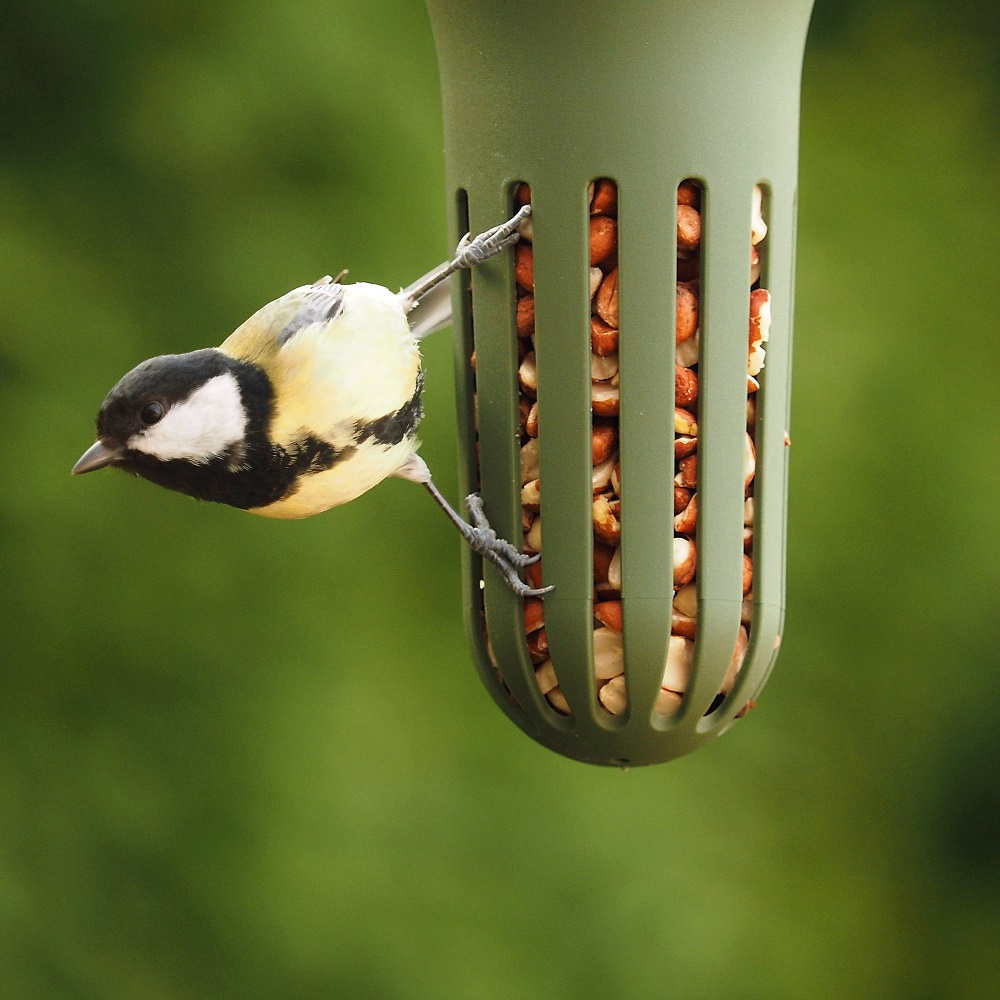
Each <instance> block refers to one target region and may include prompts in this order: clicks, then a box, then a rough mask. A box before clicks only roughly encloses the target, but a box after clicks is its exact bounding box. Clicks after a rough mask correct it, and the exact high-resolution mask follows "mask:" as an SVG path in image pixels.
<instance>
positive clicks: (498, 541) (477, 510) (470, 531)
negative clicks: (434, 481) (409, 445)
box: [462, 493, 553, 597]
mask: <svg viewBox="0 0 1000 1000" xmlns="http://www.w3.org/2000/svg"><path fill="white" fill-rule="evenodd" d="M465 505H466V507H468V508H469V515H470V516H471V518H472V524H471V525H466V526H465V527H466V529H467V530H464V531H462V534H463V535H464V536H465V540H466V541H467V542H468V543H469V548H471V549H472V551H473V552H477V553H478V554H479V555H481V556H482V557H483V558H484V559H487V560H489V561H490V562H491V563H493V565H494V566H496V568H497V569H498V570H499V571H500V575H501V576H502V577H503V579H504V582H505V583H506V584H507V586H508V587H510V589H511V590H512V591H514V593H515V594H517V595H518V596H519V597H541V596H543V595H544V594H547V593H549V591H551V590H552V589H553V588H552V587H551V586H550V587H538V588H535V587H529V586H528V585H527V584H526V583H525V582H524V581H523V580H522V579H521V578H520V576H519V575H518V573H519V571H520V570H522V569H524V568H525V567H526V566H531V565H532V564H533V563H536V562H538V560H539V558H540V557H539V556H538V555H537V554H535V555H528V554H527V553H524V552H519V551H518V550H517V549H516V548H514V546H513V545H511V543H510V542H508V541H507V540H506V539H504V538H501V537H500V536H499V535H498V534H497V533H496V532H495V531H494V530H493V528H492V527H491V525H490V522H489V520H488V519H487V517H486V514H485V512H484V511H483V498H482V497H481V496H480V495H479V494H478V493H471V494H470V495H469V496H468V497H466V500H465Z"/></svg>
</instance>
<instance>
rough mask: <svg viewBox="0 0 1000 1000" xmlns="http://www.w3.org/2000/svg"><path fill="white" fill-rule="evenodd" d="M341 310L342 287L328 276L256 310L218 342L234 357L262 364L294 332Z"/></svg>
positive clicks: (323, 321)
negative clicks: (222, 340) (223, 340)
mask: <svg viewBox="0 0 1000 1000" xmlns="http://www.w3.org/2000/svg"><path fill="white" fill-rule="evenodd" d="M343 310H344V286H343V285H341V284H339V283H338V282H336V281H334V280H333V279H332V278H331V277H329V275H327V276H326V277H323V278H320V279H319V281H316V282H314V283H313V284H311V285H302V286H301V287H300V288H293V289H292V290H291V291H290V292H286V293H285V294H284V295H282V296H280V297H279V298H277V299H275V300H274V301H273V302H269V303H268V304H267V305H266V306H263V307H262V308H261V309H258V310H257V312H255V313H254V314H253V315H252V316H251V317H250V318H249V319H248V320H246V322H244V323H243V324H241V325H240V327H239V328H238V329H237V330H235V331H234V332H233V333H232V334H231V335H230V336H229V338H228V339H227V340H226V341H225V343H223V344H222V350H224V351H226V352H228V353H229V354H232V355H233V356H234V357H238V358H242V359H244V360H247V361H256V362H257V363H262V362H263V361H265V360H266V359H267V358H269V357H273V356H274V354H275V353H276V352H277V351H279V350H280V349H281V348H282V347H284V346H285V345H286V344H287V343H288V342H289V341H290V340H292V339H293V338H294V337H295V336H296V334H298V333H300V332H301V331H302V330H306V329H309V328H310V327H314V326H316V325H317V324H327V323H331V322H332V321H333V320H335V319H337V317H338V316H340V314H341V313H342V312H343Z"/></svg>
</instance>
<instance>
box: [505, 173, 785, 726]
mask: <svg viewBox="0 0 1000 1000" xmlns="http://www.w3.org/2000/svg"><path fill="white" fill-rule="evenodd" d="M530 199H531V191H530V188H529V187H528V186H527V185H526V184H521V185H519V186H518V188H517V190H516V192H515V201H516V203H517V204H518V205H524V204H528V203H530ZM700 208H701V188H700V186H699V185H698V184H697V183H695V182H692V181H684V182H682V183H681V184H680V186H679V187H678V189H677V294H676V366H675V385H674V391H675V410H674V462H675V466H674V471H675V477H674V484H675V485H674V497H673V502H674V539H673V561H674V600H673V609H672V623H671V635H670V639H669V647H668V654H667V660H666V664H665V668H664V673H663V680H662V682H661V690H660V692H659V695H658V697H657V701H656V710H657V712H659V713H661V714H663V715H670V714H672V713H674V712H675V711H676V710H677V709H678V707H679V706H680V704H681V701H682V699H683V697H684V693H685V691H686V689H687V686H688V683H689V680H690V676H691V670H692V664H693V659H694V638H695V630H696V627H697V590H696V572H697V527H698V507H697V505H698V494H697V489H698V479H697V461H698V351H699V294H700V267H701V252H700V245H701V234H702V219H701V212H700ZM750 215H751V220H752V221H751V232H750V241H749V242H750V291H749V334H748V351H747V431H746V443H745V449H744V453H745V499H744V554H743V592H744V604H743V614H742V619H743V621H742V625H741V626H740V629H739V634H738V636H737V639H736V643H735V648H734V651H733V656H732V660H731V663H730V665H729V668H728V671H727V673H726V676H725V679H724V681H723V684H722V686H721V688H720V690H719V692H718V694H717V696H716V699H715V702H713V705H712V707H711V708H710V709H709V710H710V711H711V710H713V709H714V708H715V707H716V706H717V705H718V704H719V703H720V702H721V701H722V700H723V699H724V698H725V697H726V695H727V694H729V692H730V691H731V690H732V688H733V685H734V683H735V681H736V677H737V675H738V673H739V670H740V667H741V666H742V663H743V659H744V656H745V655H746V650H747V646H748V643H749V633H750V626H751V619H752V595H751V593H750V591H751V587H752V584H753V563H752V548H753V479H754V472H755V465H756V458H755V448H754V428H755V424H756V407H755V400H754V393H755V392H756V391H757V389H758V388H759V383H758V381H757V376H758V375H759V374H760V372H761V369H762V368H763V365H764V353H765V344H766V342H767V339H768V330H769V326H770V320H771V316H770V294H769V293H768V292H767V291H766V290H765V289H762V288H760V287H759V285H760V266H761V265H760V252H759V250H758V246H759V244H760V243H761V241H762V240H763V239H764V237H765V236H766V234H767V226H766V224H765V222H764V219H763V215H762V193H761V189H760V188H759V187H757V188H755V190H754V192H753V199H752V206H751V212H750ZM531 240H532V233H531V227H530V220H529V221H528V223H527V224H526V225H525V227H524V228H523V229H522V240H521V242H519V243H518V244H517V246H516V248H515V253H516V258H515V276H516V280H517V335H518V347H519V358H520V367H519V381H520V398H519V408H520V428H519V429H520V435H521V484H522V486H521V504H522V521H523V529H524V548H525V550H526V551H528V552H538V553H541V552H542V518H541V507H542V504H541V481H540V479H539V432H538V426H539V400H538V398H537V377H536V365H535V353H534V334H535V321H534V320H535V309H534V278H533V266H532V253H533V251H532V245H531ZM590 296H591V317H590V335H591V380H592V381H591V404H592V446H593V484H592V485H593V531H594V623H593V627H594V635H593V646H594V664H593V666H594V677H595V683H596V685H597V694H598V699H599V702H600V704H601V705H602V706H603V707H604V709H605V710H606V711H608V712H609V713H611V714H612V715H623V714H624V713H625V711H626V708H627V702H628V693H627V690H626V684H625V673H624V670H625V667H624V652H623V646H622V615H623V608H622V599H621V549H620V541H621V518H622V502H621V467H620V464H619V461H618V434H619V428H618V401H619V371H618V340H619V322H618V190H617V187H616V185H615V184H614V182H612V181H610V180H607V179H601V180H597V181H595V182H594V183H593V184H592V185H591V191H590ZM626 336H627V333H626ZM625 516H626V518H627V516H628V515H627V511H626V514H625ZM528 577H529V580H530V582H531V585H532V586H533V587H541V586H542V561H541V560H539V562H537V563H535V564H533V565H532V566H531V567H529V570H528ZM524 624H525V634H526V637H527V645H528V650H529V653H530V656H531V660H532V663H533V664H534V665H535V675H536V679H537V681H538V685H539V687H540V689H541V691H542V693H543V694H544V695H545V697H546V699H547V700H548V702H549V704H550V705H552V707H553V708H554V709H555V710H556V711H558V712H560V713H563V714H570V707H569V704H568V703H567V701H566V698H565V697H564V695H563V693H562V690H561V689H560V687H559V681H558V677H557V675H556V671H555V668H554V666H553V664H552V661H551V659H550V658H549V652H548V643H547V640H546V635H545V611H544V602H543V600H542V599H541V598H537V597H529V598H526V600H525V603H524ZM751 706H752V703H747V705H746V706H744V708H743V709H742V711H741V713H740V714H741V715H742V714H744V713H745V712H746V711H747V709H748V708H749V707H751Z"/></svg>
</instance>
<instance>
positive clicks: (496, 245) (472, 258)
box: [454, 205, 531, 268]
mask: <svg viewBox="0 0 1000 1000" xmlns="http://www.w3.org/2000/svg"><path fill="white" fill-rule="evenodd" d="M530 214H531V206H530V205H525V206H523V207H522V208H521V209H519V210H518V212H517V214H516V215H515V216H514V217H513V218H510V219H508V220H507V221H506V222H502V223H501V224H500V225H499V226H494V227H493V228H492V229H487V230H486V232H485V233H480V234H479V235H478V236H476V237H475V238H474V239H470V235H469V233H466V234H465V235H464V236H463V237H462V239H461V240H459V243H458V247H457V248H456V250H455V260H454V263H455V265H456V266H457V267H463V268H472V267H475V266H476V265H477V264H482V263H483V262H484V261H487V260H489V259H490V258H491V257H495V256H496V255H497V254H498V253H500V252H501V251H503V250H506V249H507V247H509V246H513V245H514V244H515V243H517V241H518V240H519V239H520V238H521V234H520V233H519V232H518V228H519V227H520V225H521V223H522V222H524V220H525V219H527V218H528V216H529V215H530Z"/></svg>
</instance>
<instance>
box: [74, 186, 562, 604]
mask: <svg viewBox="0 0 1000 1000" xmlns="http://www.w3.org/2000/svg"><path fill="white" fill-rule="evenodd" d="M530 212H531V208H530V206H528V205H526V206H524V207H522V208H521V209H520V210H519V211H518V212H517V213H516V214H515V215H514V216H513V217H512V218H510V219H508V220H507V221H506V222H504V223H502V224H501V225H499V226H495V227H493V228H492V229H489V230H487V231H486V232H484V233H481V234H480V235H479V236H476V237H475V238H470V236H469V234H466V235H465V236H464V237H463V238H462V240H461V241H460V242H459V244H458V246H457V248H456V251H455V254H454V256H453V257H452V259H451V260H449V261H447V262H445V263H444V264H441V265H440V266H438V267H437V268H435V269H434V270H432V271H430V272H428V273H427V274H425V275H424V276H423V277H422V278H420V279H418V280H417V281H416V282H414V283H413V284H411V285H409V286H408V287H406V288H404V289H403V290H402V291H400V292H398V293H394V292H392V291H391V290H390V289H388V288H386V287H384V286H382V285H377V284H370V283H366V282H351V283H344V281H343V279H344V277H345V275H346V272H342V273H341V274H340V275H339V276H338V277H337V278H336V279H334V278H332V277H331V276H329V275H325V276H324V277H322V278H320V279H319V280H318V281H315V282H313V283H312V284H309V285H303V286H301V287H299V288H295V289H292V290H291V291H289V292H287V293H285V294H284V295H282V296H280V297H279V298H277V299H274V300H273V301H272V302H269V303H268V304H267V305H265V306H263V307H262V308H261V309H258V310H257V311H256V312H255V313H254V314H253V315H252V316H250V318H249V319H247V320H246V321H245V322H244V323H242V324H241V325H240V326H239V327H238V328H237V329H236V330H235V331H234V332H233V333H232V334H231V335H230V336H229V337H228V338H226V340H224V341H223V343H222V344H221V345H220V346H219V347H212V348H204V349H201V350H196V351H191V352H189V353H186V354H166V355H160V356H158V357H154V358H150V359H149V360H148V361H144V362H142V364H140V365H138V366H137V367H135V368H134V369H132V371H130V372H129V373H128V374H126V375H125V376H124V377H123V378H122V379H121V380H120V381H119V382H118V383H117V384H116V385H115V386H114V387H113V388H112V389H111V391H110V392H109V393H108V395H107V397H106V398H105V400H104V402H103V403H102V404H101V407H100V411H99V413H98V416H97V441H96V442H95V443H94V444H93V445H92V446H91V447H90V448H89V449H87V451H86V452H85V453H84V454H83V455H82V456H81V458H80V459H79V461H77V463H76V464H75V465H74V466H73V469H72V472H73V474H74V475H80V474H82V473H87V472H93V471H94V470H96V469H102V468H106V467H109V466H110V467H112V468H116V469H121V470H124V471H125V472H128V473H131V474H132V475H135V476H141V477H142V478H144V479H147V480H149V481H150V482H153V483H156V484H158V485H160V486H163V487H166V488H167V489H170V490H176V491H178V492H180V493H184V494H187V495H188V496H191V497H194V498H196V499H198V500H204V501H211V502H215V503H221V504H228V505H229V506H231V507H236V508H239V509H242V510H246V511H249V512H251V513H253V514H259V515H262V516H264V517H272V518H303V517H310V516H313V515H315V514H319V513H322V512H324V511H326V510H329V509H331V508H333V507H338V506H340V505H341V504H345V503H348V502H349V501H351V500H353V499H355V498H357V497H359V496H361V495H362V494H363V493H366V492H367V491H368V490H370V489H371V488H372V487H374V486H376V485H378V483H380V482H382V481H383V480H384V479H386V478H388V477H390V476H397V477H400V478H402V479H406V480H410V481H412V482H415V483H419V484H420V485H421V486H423V487H424V488H425V489H426V490H427V492H428V493H429V494H430V495H431V497H433V499H434V500H435V501H436V503H437V504H438V506H440V507H441V509H442V510H443V511H444V512H445V514H446V515H447V516H448V518H449V519H450V521H451V522H452V524H454V525H455V527H456V528H457V529H458V531H459V532H460V534H461V535H462V537H463V539H464V540H465V541H466V542H467V543H468V545H469V546H470V547H471V548H472V550H473V551H474V552H476V553H478V554H479V555H480V556H482V557H483V558H484V559H486V560H487V561H489V562H490V563H492V564H493V565H494V566H495V567H496V568H497V570H498V571H499V573H500V576H501V578H502V579H503V581H504V582H505V583H506V584H507V586H508V587H510V589H511V590H512V591H513V592H514V593H515V594H517V595H519V596H524V597H527V596H532V597H535V596H542V595H544V594H546V593H548V592H549V591H550V590H551V589H552V588H551V587H539V588H535V587H531V586H529V585H528V584H527V583H525V581H524V580H522V579H521V576H520V573H521V571H522V570H523V569H524V568H525V567H527V566H530V565H531V564H532V563H534V562H535V561H537V559H538V555H537V554H535V555H528V554H525V553H523V552H521V551H519V550H518V549H517V548H515V546H514V545H512V544H511V543H510V542H509V541H507V540H506V539H504V538H501V537H500V536H498V535H497V533H496V532H495V531H494V530H493V528H492V527H491V526H490V523H489V519H488V518H487V516H486V513H485V509H484V505H483V500H482V497H481V496H480V495H479V494H478V493H473V494H471V495H470V496H468V497H467V498H466V507H467V508H468V511H469V515H470V518H471V523H469V522H467V521H466V520H465V519H464V518H463V517H462V516H461V515H460V514H459V513H458V512H457V511H456V510H455V509H454V508H453V507H452V506H451V505H450V504H449V503H448V501H447V500H446V499H445V497H444V496H443V494H442V493H441V492H440V490H438V488H437V486H436V485H435V483H434V481H433V479H432V477H431V473H430V470H429V468H428V467H427V464H426V462H425V461H424V460H423V459H422V458H421V457H420V455H419V453H418V446H419V444H418V441H417V437H416V431H417V426H418V424H419V423H420V420H421V417H422V416H423V405H422V402H421V393H422V390H423V385H424V370H423V367H422V363H421V356H420V348H419V341H420V339H421V338H422V337H424V336H427V335H428V334H430V333H433V332H434V331H436V330H439V329H441V328H442V327H444V326H447V325H449V323H450V319H451V307H450V297H449V294H448V282H447V279H448V278H449V277H450V276H451V275H452V274H454V273H455V272H456V271H459V270H461V269H471V268H473V267H475V266H476V265H478V264H481V263H483V262H484V261H486V260H489V259H490V258H492V257H495V256H496V255H497V254H499V253H501V252H502V251H504V250H505V249H507V248H508V247H511V246H513V245H514V244H515V243H516V242H517V241H518V240H519V239H520V235H521V234H520V232H519V230H520V229H521V228H522V227H523V225H524V223H525V222H526V220H527V218H528V216H529V214H530Z"/></svg>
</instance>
